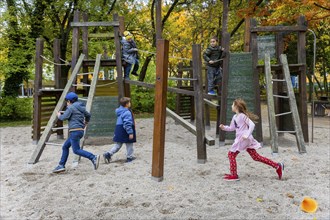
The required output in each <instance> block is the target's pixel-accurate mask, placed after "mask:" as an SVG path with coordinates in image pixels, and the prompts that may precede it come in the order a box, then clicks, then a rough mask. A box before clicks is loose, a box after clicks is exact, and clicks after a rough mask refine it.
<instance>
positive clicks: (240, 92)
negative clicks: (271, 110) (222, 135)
mask: <svg viewBox="0 0 330 220" xmlns="http://www.w3.org/2000/svg"><path fill="white" fill-rule="evenodd" d="M255 97H256V94H255V85H254V80H253V67H252V53H230V61H229V75H228V96H227V118H226V124H228V125H229V124H230V122H231V119H232V117H233V115H234V113H233V111H232V110H231V106H232V104H233V101H234V100H235V99H237V98H242V99H244V101H245V102H246V104H247V107H248V109H249V111H251V112H253V111H254V102H255ZM234 138H235V132H227V133H226V139H234Z"/></svg>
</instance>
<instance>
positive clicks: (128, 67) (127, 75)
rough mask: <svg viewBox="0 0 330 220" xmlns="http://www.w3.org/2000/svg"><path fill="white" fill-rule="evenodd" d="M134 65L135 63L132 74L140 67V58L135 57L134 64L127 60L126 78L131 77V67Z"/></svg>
mask: <svg viewBox="0 0 330 220" xmlns="http://www.w3.org/2000/svg"><path fill="white" fill-rule="evenodd" d="M133 65H134V67H133V71H132V74H133V75H134V74H135V73H136V72H137V71H138V69H139V60H138V59H135V63H133V64H132V63H127V62H126V66H125V68H124V78H125V79H129V74H130V73H131V69H132V66H133Z"/></svg>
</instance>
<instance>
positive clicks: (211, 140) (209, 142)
mask: <svg viewBox="0 0 330 220" xmlns="http://www.w3.org/2000/svg"><path fill="white" fill-rule="evenodd" d="M166 113H167V115H168V116H170V117H171V118H173V119H174V120H175V121H176V122H178V123H179V124H180V125H181V126H182V127H184V128H185V129H187V130H188V131H190V132H191V133H193V134H194V135H197V131H196V127H195V126H194V125H192V124H190V123H189V122H188V121H187V120H185V119H183V118H182V117H181V116H180V115H178V114H176V113H175V112H173V111H172V110H171V109H169V108H166ZM205 142H206V143H207V145H209V146H213V145H215V140H214V138H212V137H210V136H208V135H205Z"/></svg>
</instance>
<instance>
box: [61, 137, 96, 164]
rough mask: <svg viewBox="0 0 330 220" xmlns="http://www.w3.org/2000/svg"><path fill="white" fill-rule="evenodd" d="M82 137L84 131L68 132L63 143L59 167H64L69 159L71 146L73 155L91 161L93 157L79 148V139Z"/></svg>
mask: <svg viewBox="0 0 330 220" xmlns="http://www.w3.org/2000/svg"><path fill="white" fill-rule="evenodd" d="M83 136H84V131H71V132H69V137H68V139H67V140H66V141H65V142H64V144H63V146H62V157H61V160H60V163H59V164H60V165H63V166H65V164H66V161H67V160H68V157H69V148H70V147H71V146H72V151H73V153H75V154H77V155H79V156H82V157H85V158H87V159H90V160H91V161H92V160H93V159H94V157H95V155H94V154H92V153H90V152H88V151H85V150H83V149H81V148H80V139H81V138H82V137H83Z"/></svg>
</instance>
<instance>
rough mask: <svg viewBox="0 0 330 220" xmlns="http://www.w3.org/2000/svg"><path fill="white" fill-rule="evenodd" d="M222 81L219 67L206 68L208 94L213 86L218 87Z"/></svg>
mask: <svg viewBox="0 0 330 220" xmlns="http://www.w3.org/2000/svg"><path fill="white" fill-rule="evenodd" d="M221 80H222V70H221V67H213V66H207V91H208V92H210V91H212V90H213V89H214V87H215V86H218V85H220V83H221Z"/></svg>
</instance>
